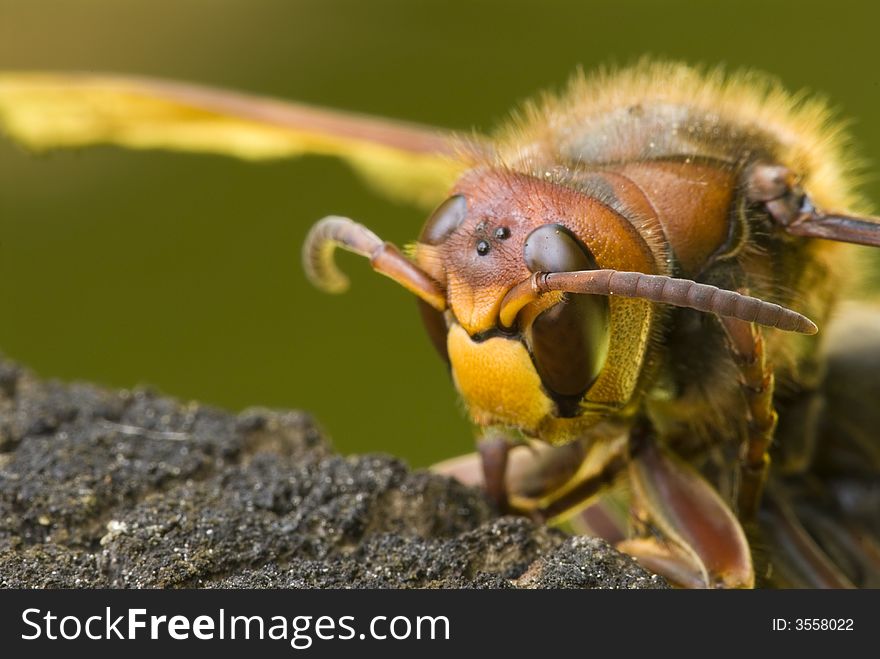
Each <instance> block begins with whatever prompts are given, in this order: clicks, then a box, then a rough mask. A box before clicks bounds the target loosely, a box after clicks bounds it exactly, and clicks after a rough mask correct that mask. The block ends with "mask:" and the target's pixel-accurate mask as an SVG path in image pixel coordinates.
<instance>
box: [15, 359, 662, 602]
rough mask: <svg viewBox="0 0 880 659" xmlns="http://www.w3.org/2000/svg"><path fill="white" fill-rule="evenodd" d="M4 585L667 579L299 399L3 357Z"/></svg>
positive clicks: (469, 584) (640, 582) (445, 584)
mask: <svg viewBox="0 0 880 659" xmlns="http://www.w3.org/2000/svg"><path fill="white" fill-rule="evenodd" d="M0 586H2V587H135V588H142V587H200V588H201V587H236V588H237V587H243V588H244V587H248V588H252V587H256V588H277V587H296V588H300V587H321V588H346V587H355V588H374V587H383V588H385V587H387V588H461V587H464V588H486V587H488V588H510V587H525V588H658V587H660V588H662V587H665V582H664V581H663V580H662V579H660V578H659V577H656V576H653V575H650V574H648V573H646V572H645V571H644V570H643V569H641V568H640V567H639V566H638V565H637V564H636V563H635V562H634V561H633V560H632V559H630V558H629V557H627V556H625V555H623V554H620V553H618V552H617V551H615V550H614V549H612V548H611V547H609V546H608V545H607V544H605V543H604V542H602V541H601V540H595V539H590V538H575V537H568V536H566V535H564V534H563V533H561V532H559V531H557V530H553V529H548V528H546V527H542V526H539V525H536V524H534V523H532V522H530V521H527V520H525V519H520V518H512V517H501V518H499V517H497V516H496V515H495V513H494V512H493V511H492V509H491V507H490V505H489V504H488V503H487V501H486V500H485V499H484V497H483V496H482V494H481V493H480V492H478V491H475V490H471V489H469V488H466V487H464V486H462V485H460V484H459V483H457V482H455V481H452V480H450V479H447V478H444V477H441V476H437V475H433V474H430V473H428V472H425V471H411V470H410V469H409V468H408V467H407V466H406V465H404V464H403V463H402V462H400V461H399V460H396V459H394V458H392V457H389V456H384V455H359V456H341V455H339V454H337V453H334V452H333V450H332V449H331V448H330V446H329V445H328V444H327V443H326V441H325V440H324V439H323V438H322V436H321V433H320V432H319V431H318V430H317V428H316V427H315V425H314V424H313V423H312V421H311V419H310V418H309V417H308V416H307V415H305V414H303V413H301V412H283V411H282V412H276V411H270V410H265V409H253V410H248V411H245V412H243V413H241V414H239V415H237V416H236V415H232V414H229V413H226V412H223V411H221V410H218V409H214V408H211V407H207V406H204V405H200V404H198V403H181V402H179V401H176V400H172V399H169V398H164V397H162V396H159V395H157V394H155V393H153V392H150V391H147V390H134V391H107V390H103V389H100V388H97V387H94V386H91V385H87V384H73V385H66V384H62V383H58V382H44V381H41V380H39V379H36V378H35V377H34V376H33V375H31V374H30V373H29V372H28V371H27V370H25V369H22V368H20V367H19V366H17V365H15V364H13V363H10V362H7V361H0Z"/></svg>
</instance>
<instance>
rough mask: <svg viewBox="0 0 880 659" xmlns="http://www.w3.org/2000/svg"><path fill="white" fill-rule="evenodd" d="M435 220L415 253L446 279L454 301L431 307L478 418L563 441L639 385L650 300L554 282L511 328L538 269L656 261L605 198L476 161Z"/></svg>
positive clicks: (641, 267)
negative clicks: (557, 288)
mask: <svg viewBox="0 0 880 659" xmlns="http://www.w3.org/2000/svg"><path fill="white" fill-rule="evenodd" d="M452 192H453V196H452V197H451V198H450V199H449V200H447V201H446V202H444V204H442V205H441V206H440V207H439V208H438V209H437V211H435V213H434V214H433V215H432V216H431V218H430V219H429V220H428V222H427V224H426V225H425V228H424V230H423V232H422V235H421V238H420V240H419V243H418V244H417V246H416V252H415V259H416V263H417V264H418V265H419V267H421V268H422V269H423V270H424V271H425V272H426V273H428V274H429V275H430V276H431V277H433V278H434V279H435V280H437V281H438V282H440V283H441V284H443V285H444V286H445V290H446V295H447V303H448V309H447V311H446V312H445V314H443V315H442V316H441V315H440V313H439V312H433V314H432V313H430V312H427V313H426V314H425V317H426V320H427V322H428V325H429V331H430V332H431V333H432V336H434V337H435V341H437V339H440V338H441V337H442V336H443V332H445V345H444V344H443V343H442V342H440V341H437V342H438V347H440V348H441V349H444V350H445V353H446V355H447V356H448V359H449V362H450V365H451V368H452V376H453V380H454V382H455V385H456V387H457V388H458V390H459V392H460V393H461V395H462V397H463V398H464V400H465V402H466V404H467V406H468V409H469V411H470V414H471V416H472V418H473V420H474V421H475V422H476V423H478V424H480V425H493V424H500V425H505V426H512V427H515V428H518V429H520V430H522V431H523V432H524V433H526V434H528V435H531V436H537V437H541V438H542V439H545V440H547V441H551V442H554V443H558V442H563V441H565V440H567V439H570V438H571V437H573V436H574V435H575V434H576V431H577V430H578V429H579V428H583V427H585V426H589V425H592V424H593V423H595V422H596V421H597V420H599V419H601V418H605V417H607V416H609V415H614V414H617V413H621V412H622V411H623V410H624V409H625V408H627V407H628V406H629V404H630V403H631V401H632V398H633V396H634V394H635V392H636V389H637V384H638V381H639V376H640V373H641V370H642V363H643V360H644V357H645V353H646V351H647V348H648V337H649V334H650V330H651V325H652V320H653V310H652V305H651V304H650V303H647V302H645V301H642V300H633V299H623V298H615V297H611V298H608V297H604V296H594V295H571V294H566V293H558V292H557V293H551V294H548V295H544V296H541V297H540V298H538V299H536V300H534V301H533V302H531V303H529V304H527V305H526V306H525V307H524V308H522V309H521V310H520V311H519V313H518V315H517V316H516V319H515V321H514V322H513V323H512V324H511V325H510V326H509V327H506V326H504V325H503V323H502V322H501V319H500V316H499V314H500V310H501V307H502V301H503V300H504V299H505V295H506V294H507V293H508V292H509V291H510V290H511V289H512V288H513V287H514V286H516V285H517V284H519V283H520V282H522V281H524V280H526V279H528V277H529V276H530V275H531V274H532V273H533V272H570V271H578V270H592V269H598V268H615V269H620V270H638V271H640V272H645V273H652V272H656V271H657V269H656V266H655V257H654V255H653V254H652V252H651V249H650V247H649V246H648V245H647V244H646V243H645V242H644V240H643V239H642V238H641V237H640V235H639V233H638V232H637V231H636V230H635V228H634V227H633V225H632V223H631V222H630V221H628V220H627V219H626V218H624V217H623V216H622V215H620V214H618V213H617V212H615V211H614V210H613V209H612V208H611V207H610V206H608V205H606V204H605V203H602V202H601V201H599V200H598V199H596V198H595V197H592V196H589V195H586V194H584V193H581V192H578V191H577V190H575V189H573V188H571V187H568V186H565V185H561V184H557V183H553V182H549V181H546V180H542V179H538V178H535V177H532V176H529V175H525V174H520V173H515V172H509V171H503V170H497V169H485V170H474V171H472V172H470V173H468V174H467V175H465V176H464V177H463V178H462V179H461V180H460V181H459V182H458V183H457V184H456V186H455V187H454V188H453V191H452Z"/></svg>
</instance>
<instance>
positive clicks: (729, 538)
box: [617, 425, 755, 588]
mask: <svg viewBox="0 0 880 659" xmlns="http://www.w3.org/2000/svg"><path fill="white" fill-rule="evenodd" d="M630 453H631V456H630V462H629V477H630V485H631V487H632V516H633V521H634V525H635V527H636V531H637V534H636V536H635V537H633V538H630V539H628V540H624V541H622V542H620V543H618V545H617V547H618V549H620V550H622V551H625V552H627V553H628V554H631V555H633V556H635V557H636V558H637V559H638V560H639V562H640V563H642V564H643V565H644V566H645V567H647V568H648V569H650V570H653V571H654V572H657V573H658V574H662V575H663V576H665V577H666V578H667V579H669V580H670V581H671V582H673V583H675V584H677V585H680V586H684V587H687V588H753V587H754V585H755V574H754V568H753V567H752V556H751V552H750V550H749V543H748V541H747V540H746V536H745V533H744V532H743V529H742V527H741V526H740V524H739V521H738V520H737V519H736V516H735V515H734V514H733V512H732V511H731V510H730V508H729V507H728V506H727V504H726V503H725V502H724V501H723V500H722V498H721V496H720V495H719V494H718V492H716V490H715V488H713V487H712V486H711V485H710V484H709V483H708V482H707V481H706V480H705V479H704V478H703V477H702V476H701V475H700V474H699V473H698V472H697V470H696V469H694V468H693V467H692V466H690V465H689V464H687V463H686V462H684V461H683V460H681V459H680V458H678V457H677V456H676V455H674V454H673V453H672V452H671V451H669V450H668V449H667V448H665V447H664V446H662V445H661V444H660V443H659V442H658V441H657V438H656V436H655V435H654V433H653V430H652V429H651V428H650V427H648V426H647V425H640V426H637V427H636V428H635V429H634V430H633V433H632V436H631V440H630Z"/></svg>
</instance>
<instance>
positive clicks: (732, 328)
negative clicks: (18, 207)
mask: <svg viewBox="0 0 880 659" xmlns="http://www.w3.org/2000/svg"><path fill="white" fill-rule="evenodd" d="M721 323H722V325H723V326H724V331H725V332H726V334H727V339H728V342H729V344H730V351H731V353H732V355H733V358H734V361H735V362H736V365H737V367H738V369H739V372H740V384H741V385H742V389H743V393H744V394H745V398H746V404H747V405H748V413H749V425H748V437H746V442H745V445H744V446H743V450H742V454H741V456H740V489H739V496H738V499H737V509H738V513H739V516H740V519H742V520H743V521H750V520H753V519H755V516H756V515H757V513H758V508H759V507H760V505H761V495H762V493H763V491H764V483H765V481H766V480H767V471H768V468H769V466H770V455H769V453H768V450H769V448H770V442H771V441H772V440H773V435H774V433H775V431H776V424H777V420H778V417H777V414H776V409H775V407H774V405H773V389H774V380H773V369H772V368H771V367H770V365H769V364H768V363H767V360H766V359H765V357H764V339H763V337H762V335H761V330H760V329H759V328H758V327H756V326H755V325H754V323H747V322H744V321H742V320H737V319H735V318H722V319H721Z"/></svg>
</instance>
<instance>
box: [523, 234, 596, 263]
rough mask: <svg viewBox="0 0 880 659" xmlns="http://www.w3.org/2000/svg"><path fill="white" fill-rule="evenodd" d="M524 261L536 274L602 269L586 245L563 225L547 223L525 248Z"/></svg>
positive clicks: (527, 240)
mask: <svg viewBox="0 0 880 659" xmlns="http://www.w3.org/2000/svg"><path fill="white" fill-rule="evenodd" d="M523 258H524V259H525V262H526V267H527V268H528V269H529V270H530V271H532V272H575V271H577V270H596V269H598V267H599V266H598V265H597V264H596V259H595V258H593V255H592V254H591V253H590V250H589V249H587V247H586V245H584V244H583V243H582V242H581V241H580V240H578V239H577V238H576V237H575V236H574V234H573V233H572V232H571V231H569V230H568V229H566V228H565V227H564V226H562V225H561V224H545V225H543V226H541V227H538V228H537V229H535V230H534V231H532V232H531V233H530V234H529V235H528V237H527V238H526V242H525V245H523Z"/></svg>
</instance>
